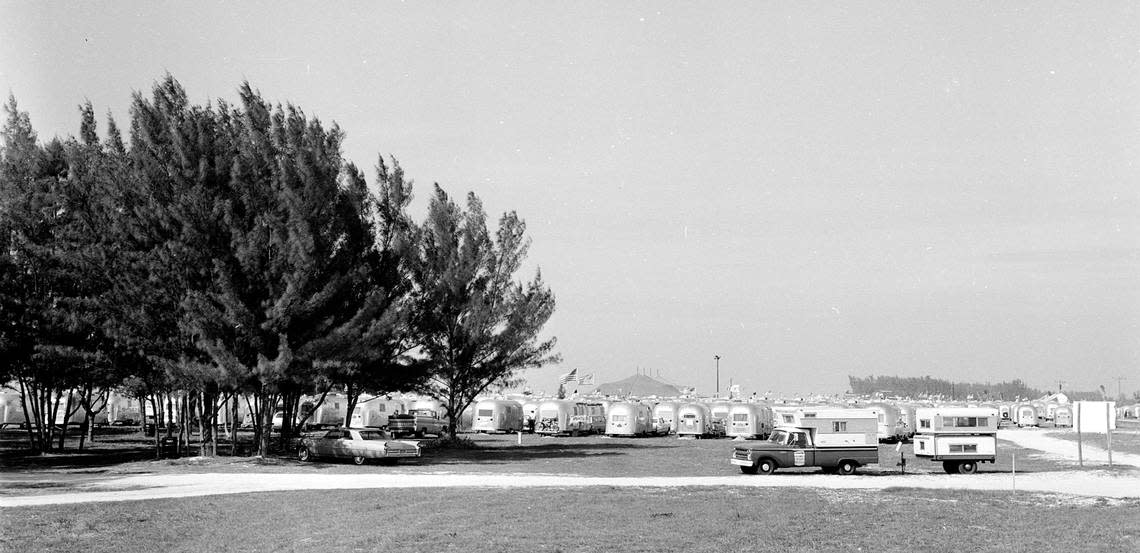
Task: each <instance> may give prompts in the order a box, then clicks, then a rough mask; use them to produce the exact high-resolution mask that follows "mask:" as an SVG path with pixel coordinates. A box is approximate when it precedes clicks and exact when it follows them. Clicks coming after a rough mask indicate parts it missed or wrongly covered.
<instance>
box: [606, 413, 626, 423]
mask: <svg viewBox="0 0 1140 553" xmlns="http://www.w3.org/2000/svg"><path fill="white" fill-rule="evenodd" d="M627 418H628V417H626V416H625V415H611V416H610V420H612V421H614V422H625V421H626V419H627Z"/></svg>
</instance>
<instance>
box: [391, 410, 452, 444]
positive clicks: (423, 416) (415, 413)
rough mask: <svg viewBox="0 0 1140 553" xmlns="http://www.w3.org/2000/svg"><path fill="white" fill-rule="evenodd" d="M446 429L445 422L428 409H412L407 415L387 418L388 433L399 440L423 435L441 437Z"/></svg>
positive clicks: (401, 414) (402, 414)
mask: <svg viewBox="0 0 1140 553" xmlns="http://www.w3.org/2000/svg"><path fill="white" fill-rule="evenodd" d="M446 429H447V420H446V419H441V418H439V416H437V415H436V413H435V411H432V410H430V409H412V410H411V411H408V412H407V413H400V414H396V415H389V416H388V433H390V434H391V435H392V436H394V437H397V438H400V437H403V436H415V437H417V438H422V437H423V436H424V434H435V435H436V436H443V433H444V431H445V430H446Z"/></svg>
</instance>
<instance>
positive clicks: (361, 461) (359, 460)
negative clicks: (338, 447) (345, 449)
mask: <svg viewBox="0 0 1140 553" xmlns="http://www.w3.org/2000/svg"><path fill="white" fill-rule="evenodd" d="M352 462H353V463H356V464H358V465H363V464H364V457H361V456H359V455H357V456H356V457H353V458H352Z"/></svg>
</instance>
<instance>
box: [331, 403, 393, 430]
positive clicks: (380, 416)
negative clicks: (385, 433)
mask: <svg viewBox="0 0 1140 553" xmlns="http://www.w3.org/2000/svg"><path fill="white" fill-rule="evenodd" d="M403 410H404V402H402V401H399V400H394V399H387V398H385V397H384V396H376V397H370V398H361V399H360V401H358V402H357V403H356V408H355V409H353V410H352V416H351V417H349V426H351V427H353V428H367V427H372V428H383V427H385V426H387V425H388V417H389V416H390V415H397V414H400V413H401V412H403ZM318 424H327V423H318Z"/></svg>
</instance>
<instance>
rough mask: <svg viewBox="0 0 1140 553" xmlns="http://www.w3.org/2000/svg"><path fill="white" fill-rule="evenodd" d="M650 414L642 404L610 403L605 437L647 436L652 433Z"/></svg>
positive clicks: (647, 408)
mask: <svg viewBox="0 0 1140 553" xmlns="http://www.w3.org/2000/svg"><path fill="white" fill-rule="evenodd" d="M651 418H652V412H651V411H650V410H649V406H648V405H645V404H643V403H611V404H610V408H609V410H608V411H607V414H606V430H605V432H606V435H607V436H647V435H649V434H650V433H651V432H653V423H652V420H650V419H651Z"/></svg>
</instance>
